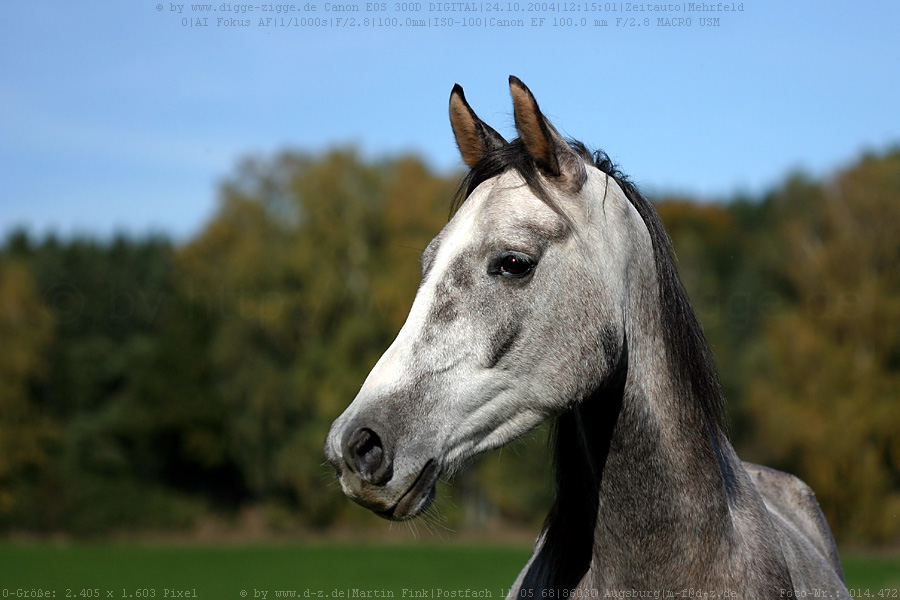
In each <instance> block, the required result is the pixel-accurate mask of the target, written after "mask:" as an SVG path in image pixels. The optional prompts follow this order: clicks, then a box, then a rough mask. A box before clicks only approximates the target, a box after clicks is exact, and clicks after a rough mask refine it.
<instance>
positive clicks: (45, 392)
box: [0, 149, 900, 544]
mask: <svg viewBox="0 0 900 600" xmlns="http://www.w3.org/2000/svg"><path fill="white" fill-rule="evenodd" d="M457 184H458V178H456V177H450V176H442V175H439V174H436V173H434V172H432V171H431V170H429V169H428V168H427V167H426V166H425V164H424V163H423V162H422V161H421V160H419V159H417V158H415V157H401V158H394V159H388V160H381V161H366V160H363V159H361V158H360V157H359V156H358V155H357V154H356V153H355V152H354V151H353V150H349V149H347V150H337V151H333V152H331V153H328V154H326V155H321V156H313V155H306V154H300V153H282V154H280V155H277V156H271V157H261V158H254V159H247V160H245V161H244V162H243V163H241V164H240V165H239V166H238V167H237V168H236V169H235V172H234V173H233V174H232V175H231V176H230V177H229V178H228V180H227V181H226V182H225V183H223V184H222V185H221V188H220V191H219V196H220V198H219V205H218V209H217V212H216V213H215V215H214V216H213V218H212V219H211V220H210V221H209V222H208V223H207V225H206V226H205V227H204V228H203V230H202V231H201V232H200V233H199V234H197V235H196V236H195V237H193V238H192V239H190V240H188V241H186V242H183V243H177V244H176V243H174V242H173V241H171V240H169V239H166V238H164V237H154V236H150V237H141V238H132V237H126V236H118V237H114V238H111V239H106V240H97V239H89V238H81V237H75V238H64V239H63V238H59V237H56V236H53V235H47V236H44V237H41V238H38V237H34V236H31V235H29V234H28V233H26V232H24V231H16V232H12V233H10V234H8V235H7V237H6V239H5V240H4V241H3V244H2V246H0V347H2V352H0V532H6V533H7V534H9V533H15V532H30V533H37V534H53V533H60V532H62V533H66V534H69V535H74V536H93V535H103V534H108V533H111V532H117V531H122V530H141V531H145V530H148V529H153V530H176V531H178V530H189V529H190V528H191V527H193V526H194V525H195V524H196V523H197V522H198V521H199V520H201V519H203V518H204V516H206V515H210V514H214V515H224V516H226V517H227V516H228V515H234V514H236V513H237V512H239V511H241V510H244V509H246V508H247V507H254V508H256V509H259V510H260V511H261V513H262V514H263V515H264V516H265V519H266V522H267V526H269V527H271V528H272V529H273V530H279V529H282V530H289V531H307V530H311V529H327V528H329V527H336V526H341V525H344V524H347V523H352V524H353V526H354V527H365V526H366V524H367V523H371V517H370V516H369V515H368V514H367V513H365V511H362V510H360V509H358V508H356V507H355V506H352V505H351V504H350V503H349V502H348V501H346V500H344V499H343V496H342V494H341V493H340V490H339V489H338V488H337V487H336V486H335V485H334V484H333V473H331V471H330V469H329V468H328V467H326V466H325V464H324V458H323V455H322V450H321V447H322V443H323V440H324V437H325V434H326V432H327V429H328V426H329V425H330V423H331V421H332V420H333V419H334V418H335V417H336V416H337V415H338V414H339V413H340V412H341V411H342V410H343V408H344V407H345V406H346V405H347V404H348V403H349V402H350V400H352V398H353V397H354V395H355V393H356V391H357V390H358V388H359V386H360V385H361V383H362V381H363V379H364V378H365V376H366V374H367V373H368V370H369V369H370V368H371V366H372V365H373V364H374V362H375V361H376V360H377V358H378V357H379V356H380V354H381V353H382V352H383V351H384V349H385V348H387V346H388V345H389V344H390V342H391V341H392V339H393V337H394V336H395V334H396V332H397V331H398V330H399V328H400V326H401V325H402V323H403V321H404V319H405V317H406V313H407V311H408V309H409V307H410V305H411V302H412V299H413V297H414V295H415V290H416V287H417V285H418V280H419V263H418V256H419V254H420V253H421V251H422V250H423V249H424V247H425V246H426V245H427V243H428V241H429V240H430V239H431V237H433V236H434V234H436V233H437V231H439V230H440V228H441V227H442V225H443V224H444V223H445V222H446V219H447V216H448V209H449V203H450V199H451V197H452V196H453V194H454V192H455V190H456V186H457ZM655 204H656V208H657V211H658V212H659V214H660V216H661V218H662V220H663V222H664V223H665V225H666V227H667V229H668V231H669V233H670V236H671V237H672V241H673V246H674V249H675V252H676V255H677V257H678V264H679V270H680V272H681V275H682V278H683V280H684V283H685V286H686V287H687V289H688V292H689V294H690V296H691V298H692V300H693V302H694V306H695V308H696V310H697V312H698V315H699V317H700V320H701V322H702V324H703V325H704V328H705V330H706V334H707V337H708V339H709V341H710V343H711V346H712V349H713V352H714V354H715V355H716V358H717V360H718V364H719V368H720V374H721V380H722V384H723V387H724V390H725V393H726V397H727V400H728V407H729V413H730V417H731V435H732V438H733V440H734V442H735V444H736V446H737V447H738V451H739V453H741V454H742V456H743V457H744V458H745V459H751V460H754V461H758V462H763V463H766V464H769V465H772V466H775V467H779V468H782V469H785V470H789V471H791V472H794V473H796V474H798V475H800V476H801V477H802V478H804V479H805V480H806V481H807V482H808V483H809V484H810V485H811V486H812V487H813V489H814V490H815V491H816V492H817V497H818V500H819V502H820V504H821V505H822V508H823V510H824V512H825V514H826V515H827V517H828V519H829V522H830V523H831V525H832V528H833V529H834V532H835V534H836V536H837V537H838V539H839V540H840V541H842V542H847V543H869V544H883V543H889V542H891V541H895V540H896V539H898V536H900V519H898V517H897V514H898V513H900V260H898V257H900V235H898V232H900V150H890V151H886V152H883V153H880V154H877V155H876V154H873V155H867V156H864V157H862V158H861V159H860V160H858V161H857V162H856V163H855V164H853V165H851V166H849V167H847V168H845V169H843V170H841V171H840V172H839V173H836V174H834V175H833V176H831V177H829V178H825V179H821V180H816V179H813V178H810V177H808V176H804V175H802V174H796V175H793V176H791V177H789V178H787V179H786V180H785V181H784V182H782V183H781V184H780V185H779V186H778V187H777V188H775V189H774V190H772V191H771V192H769V193H766V194H763V195H761V196H759V197H734V198H731V199H729V200H727V201H724V202H717V203H699V202H696V201H693V200H692V199H690V198H674V197H665V198H659V199H656V201H655ZM546 438H547V433H546V430H545V429H541V430H538V431H537V432H535V433H534V434H531V435H530V436H527V439H525V440H523V441H521V442H518V443H517V444H516V447H515V448H514V449H513V450H511V451H508V452H503V453H495V454H493V455H490V456H488V457H486V458H484V459H482V460H481V461H479V462H478V464H476V465H475V466H474V467H473V468H472V469H470V470H469V471H467V472H466V473H465V474H463V475H461V476H459V477H458V478H457V479H456V480H455V481H453V482H450V483H447V484H442V485H445V487H446V488H447V489H445V490H443V491H442V495H443V496H446V497H448V498H450V500H448V501H446V502H443V503H440V505H439V510H440V512H441V514H442V518H443V519H445V520H446V523H447V525H448V526H449V527H452V528H455V529H465V528H466V527H468V526H472V525H476V524H479V523H480V522H483V521H486V520H490V521H491V522H501V523H507V524H512V525H528V526H533V527H536V526H537V525H538V524H539V523H540V521H541V519H542V518H543V516H544V515H545V514H546V511H547V508H548V506H549V502H550V494H551V492H550V488H551V485H550V476H549V469H550V459H549V456H548V454H549V453H548V451H547V447H546V441H547V440H546Z"/></svg>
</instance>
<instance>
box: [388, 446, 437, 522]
mask: <svg viewBox="0 0 900 600" xmlns="http://www.w3.org/2000/svg"><path fill="white" fill-rule="evenodd" d="M440 471H441V469H440V465H438V461H437V460H435V459H433V458H432V459H431V460H429V461H428V462H427V463H425V466H424V467H422V470H421V471H420V472H419V474H418V476H417V477H416V479H415V480H414V481H413V482H412V485H410V486H409V489H407V490H406V491H405V492H403V495H402V496H400V498H399V499H398V500H397V503H396V504H394V506H392V507H391V508H389V509H387V510H382V511H375V514H377V515H378V516H380V517H384V518H385V519H390V520H391V521H405V520H407V519H412V518H414V517H417V516H418V515H420V514H422V513H423V512H425V510H426V509H427V508H428V507H429V506H431V503H432V502H433V501H434V496H435V494H436V491H437V489H436V486H437V480H438V476H439V475H440Z"/></svg>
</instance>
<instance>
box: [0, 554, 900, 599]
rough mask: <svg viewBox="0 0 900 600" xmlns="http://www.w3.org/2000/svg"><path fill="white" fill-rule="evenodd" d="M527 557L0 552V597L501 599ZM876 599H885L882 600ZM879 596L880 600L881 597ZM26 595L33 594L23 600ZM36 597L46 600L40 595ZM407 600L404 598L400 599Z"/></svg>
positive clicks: (864, 577)
mask: <svg viewBox="0 0 900 600" xmlns="http://www.w3.org/2000/svg"><path fill="white" fill-rule="evenodd" d="M527 557H528V550H527V549H520V548H508V547H498V548H490V547H489V548H481V547H471V546H468V547H464V546H458V545H452V544H448V545H444V546H438V545H434V546H432V545H429V546H415V545H407V546H394V545H390V546H383V547H381V546H373V545H356V546H354V545H336V544H335V545H330V544H323V545H309V546H275V545H272V546H246V547H228V546H225V547H221V548H215V547H191V546H188V547H174V546H146V547H145V546H138V545H125V544H122V545H44V544H36V545H13V544H4V545H0V598H7V597H10V598H15V597H32V598H33V597H55V598H142V597H143V598H173V597H174V598H179V597H181V598H184V597H187V598H193V597H196V598H207V599H219V598H221V599H228V598H263V597H265V598H275V597H290V596H289V595H288V596H285V595H284V594H277V593H276V592H279V591H280V592H284V591H289V592H294V593H295V594H296V597H305V598H319V597H325V598H335V597H338V598H339V597H344V598H347V597H350V598H353V597H365V595H369V596H370V597H375V596H377V595H378V594H379V593H380V592H384V591H390V592H393V593H394V595H395V597H396V598H403V597H404V590H423V589H425V590H428V593H429V596H428V597H435V598H437V597H441V596H444V597H451V594H452V593H453V592H457V594H456V597H460V594H459V592H463V593H466V592H467V591H470V593H471V592H478V593H483V591H486V592H487V593H488V594H489V596H488V597H492V598H501V597H503V595H504V594H505V591H506V587H507V586H509V585H510V584H511V583H512V581H513V580H514V579H515V577H516V575H517V573H518V572H519V570H520V569H521V567H522V565H523V564H524V562H525V560H526V559H527ZM844 568H845V571H846V576H847V582H848V584H849V587H850V588H852V589H854V590H860V591H859V592H857V593H855V594H854V595H855V596H857V597H867V596H866V595H865V593H866V591H868V592H869V594H870V595H869V596H868V597H872V598H879V597H881V598H885V597H886V598H891V597H892V598H897V597H898V595H897V594H898V592H897V588H898V587H900V556H894V557H878V558H875V557H865V556H854V555H849V556H845V557H844ZM882 590H888V592H887V594H885V593H884V592H882ZM879 592H881V596H879V595H878V594H879ZM26 593H28V594H31V595H25V594H26ZM41 594H43V595H41ZM405 597H411V595H410V594H409V593H408V592H407V594H406V596H405Z"/></svg>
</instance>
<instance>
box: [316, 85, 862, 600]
mask: <svg viewBox="0 0 900 600" xmlns="http://www.w3.org/2000/svg"><path fill="white" fill-rule="evenodd" d="M509 85H510V92H511V95H512V101H513V110H514V119H515V128H516V131H517V134H518V137H517V138H515V139H514V140H512V141H509V142H507V141H506V139H504V138H503V136H501V135H500V134H499V133H497V131H495V130H494V129H493V128H491V127H490V126H489V125H487V124H485V123H484V122H483V121H482V120H481V119H479V118H478V116H477V115H476V114H475V112H474V111H473V110H472V108H471V107H470V106H469V103H468V102H467V100H466V97H465V94H464V93H463V89H462V88H461V87H460V86H459V85H458V84H457V85H456V86H454V88H453V91H452V92H451V95H450V123H451V127H452V130H453V133H454V136H455V139H456V143H457V146H458V147H459V151H460V154H461V156H462V159H463V162H464V163H465V164H466V165H467V166H468V167H469V171H468V174H467V175H466V176H465V179H464V180H463V182H462V184H461V186H460V194H458V198H457V200H456V201H455V203H454V207H453V209H452V211H451V214H452V217H451V218H450V220H449V222H448V223H447V225H446V226H445V227H444V228H443V229H442V230H441V231H440V232H439V233H438V234H437V236H436V237H435V238H434V239H433V240H432V241H431V243H430V244H428V246H427V248H426V249H425V250H424V252H423V253H422V256H421V263H422V280H421V284H420V286H419V289H418V291H417V293H416V296H415V299H414V301H413V304H412V307H411V309H410V312H409V316H408V317H407V320H406V322H405V324H404V325H403V326H402V328H401V329H400V332H399V333H398V335H397V337H396V339H395V340H394V342H393V343H392V344H391V345H390V347H389V348H388V349H387V350H386V351H385V352H384V354H383V355H382V356H381V358H380V359H379V360H378V361H377V363H376V364H375V366H374V367H373V368H372V370H371V372H370V373H369V375H368V377H367V378H366V379H365V381H364V383H363V385H362V387H361V389H360V391H359V393H358V395H357V396H356V398H355V399H354V400H353V402H352V403H351V404H350V406H349V407H348V408H347V409H346V410H345V411H344V413H343V414H342V415H340V416H339V417H338V418H337V419H336V420H335V421H334V423H333V425H332V427H331V429H330V431H329V433H328V436H327V438H326V440H325V455H326V457H327V459H328V461H329V462H330V463H331V465H332V466H333V467H334V469H335V471H336V474H337V477H338V479H339V481H340V485H341V488H342V490H343V492H344V493H345V494H346V495H347V496H348V497H349V498H351V499H352V500H354V501H356V502H357V503H359V504H361V505H362V506H364V507H367V508H369V509H370V510H372V511H374V512H375V513H377V514H378V515H380V516H382V517H385V518H387V519H392V520H398V521H399V520H405V519H411V518H413V517H416V516H417V515H420V514H422V513H423V512H424V511H425V510H426V509H427V508H428V507H429V505H430V504H431V503H432V501H433V500H434V497H435V486H436V482H437V481H438V478H439V477H440V476H442V475H445V474H452V473H454V472H455V471H457V470H459V469H460V468H461V467H462V466H463V465H464V464H465V463H467V462H468V461H469V460H470V459H472V458H473V457H475V456H477V455H480V454H482V453H484V452H487V451H489V450H491V449H494V448H498V447H500V446H503V445H504V444H507V443H508V442H510V441H512V440H514V439H515V438H518V437H519V436H522V435H523V434H525V433H526V432H528V431H530V430H532V429H533V428H534V427H536V426H537V425H538V424H540V423H542V422H543V421H545V420H547V419H550V418H555V435H554V438H553V439H554V441H553V451H554V463H555V487H556V490H555V491H556V496H555V500H554V503H553V505H552V508H551V510H550V512H549V514H548V516H547V519H546V522H545V525H544V527H543V530H542V531H541V533H540V535H539V537H538V538H537V541H536V543H535V546H534V550H533V553H532V555H531V558H530V559H529V560H528V562H527V563H526V565H525V567H524V568H523V570H522V572H521V573H520V575H519V576H518V578H517V580H516V581H515V583H514V584H513V585H512V587H511V589H510V591H509V598H561V597H570V596H575V595H576V594H577V595H579V596H580V595H591V596H592V597H595V596H597V595H598V594H603V595H604V597H647V596H652V597H660V596H662V597H701V596H703V597H708V598H713V597H718V598H722V597H726V598H728V597H730V598H777V597H805V596H807V595H809V596H812V595H815V596H816V597H839V598H844V597H849V592H848V590H847V587H846V583H845V581H844V575H843V572H842V569H841V563H840V559H839V557H838V553H837V549H836V546H835V542H834V539H833V537H832V535H831V532H830V530H829V527H828V524H827V522H826V521H825V518H824V516H823V515H822V512H821V511H820V509H819V506H818V504H817V502H816V499H815V496H814V494H813V492H812V491H811V490H810V488H809V487H808V486H807V485H806V484H805V483H803V482H802V481H801V480H800V479H798V478H796V477H795V476H793V475H790V474H787V473H783V472H780V471H777V470H774V469H770V468H766V467H763V466H759V465H755V464H750V463H747V462H742V461H741V460H740V459H739V458H738V456H737V454H736V453H735V450H734V448H733V447H732V445H731V443H730V441H729V438H728V435H727V426H726V415H725V409H724V400H723V395H722V392H721V388H720V385H719V382H718V375H717V372H716V367H715V364H714V362H713V360H712V358H711V354H710V351H709V348H708V345H707V343H706V341H705V338H704V335H703V332H702V329H701V327H700V324H699V322H698V320H697V317H696V316H695V313H694V311H693V309H692V307H691V305H690V302H689V300H688V297H687V295H686V293H685V291H684V289H683V287H682V284H681V282H680V280H679V277H678V274H677V270H676V267H675V263H674V260H673V256H672V251H671V249H670V242H669V238H668V235H667V234H666V232H665V230H664V228H663V226H662V224H661V222H660V220H659V218H658V216H657V215H656V213H655V211H654V210H653V208H652V206H651V204H650V203H649V202H648V201H647V200H646V199H645V198H643V197H642V196H641V194H640V193H639V192H638V190H637V189H636V187H635V186H634V185H633V184H632V183H630V182H629V180H628V179H627V178H626V177H625V176H624V175H623V174H622V173H621V172H620V171H619V170H618V168H617V167H616V166H615V165H613V163H612V162H611V161H610V159H609V158H608V156H607V155H606V154H605V153H603V152H601V151H597V152H595V153H593V154H592V153H591V152H589V151H588V150H587V148H586V146H585V145H584V144H582V143H580V142H576V141H567V140H566V139H565V138H563V137H562V136H561V135H560V133H559V132H558V131H557V129H556V128H555V127H554V126H553V125H552V124H551V123H550V121H549V120H548V119H547V118H546V117H545V116H544V115H543V113H542V112H541V110H540V108H539V106H538V103H537V101H536V100H535V98H534V96H533V94H532V93H531V91H530V90H529V89H528V87H526V86H525V84H523V83H522V82H521V81H520V80H519V79H518V78H516V77H510V80H509ZM453 211H455V212H453Z"/></svg>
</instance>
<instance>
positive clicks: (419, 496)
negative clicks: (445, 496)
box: [325, 419, 441, 521]
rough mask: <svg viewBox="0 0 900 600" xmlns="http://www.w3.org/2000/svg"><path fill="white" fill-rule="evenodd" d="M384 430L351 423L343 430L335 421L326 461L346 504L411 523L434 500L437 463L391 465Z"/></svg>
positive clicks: (390, 449) (391, 453)
mask: <svg viewBox="0 0 900 600" xmlns="http://www.w3.org/2000/svg"><path fill="white" fill-rule="evenodd" d="M386 431H388V429H387V428H385V427H382V426H381V425H380V424H378V423H375V422H372V421H371V420H367V421H366V422H362V421H361V420H360V419H352V420H351V421H350V422H349V423H347V424H346V425H345V426H343V427H341V426H340V424H339V423H338V422H335V425H334V426H332V430H331V432H329V434H328V438H327V439H326V440H325V456H326V458H328V461H329V462H330V463H331V465H332V466H333V467H334V469H335V473H336V475H337V477H338V480H339V481H340V483H341V489H342V490H343V491H344V494H346V495H347V496H348V497H349V498H350V499H351V500H353V501H354V502H356V503H358V504H360V505H362V506H364V507H366V508H368V509H369V510H371V511H372V512H374V513H376V514H377V515H379V516H381V517H384V518H386V519H390V520H393V521H402V520H406V519H411V518H413V517H416V516H418V515H419V514H421V513H422V512H424V511H425V510H426V509H427V508H428V507H429V506H430V505H431V503H432V501H433V500H434V496H435V486H436V484H437V480H438V477H439V476H440V470H441V469H440V464H439V461H438V460H436V459H434V458H431V459H426V460H424V461H423V460H418V461H415V462H413V461H400V462H399V463H398V462H395V454H394V445H393V444H392V443H391V440H390V438H389V436H388V434H386ZM338 441H339V443H338ZM410 463H412V464H410Z"/></svg>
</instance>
